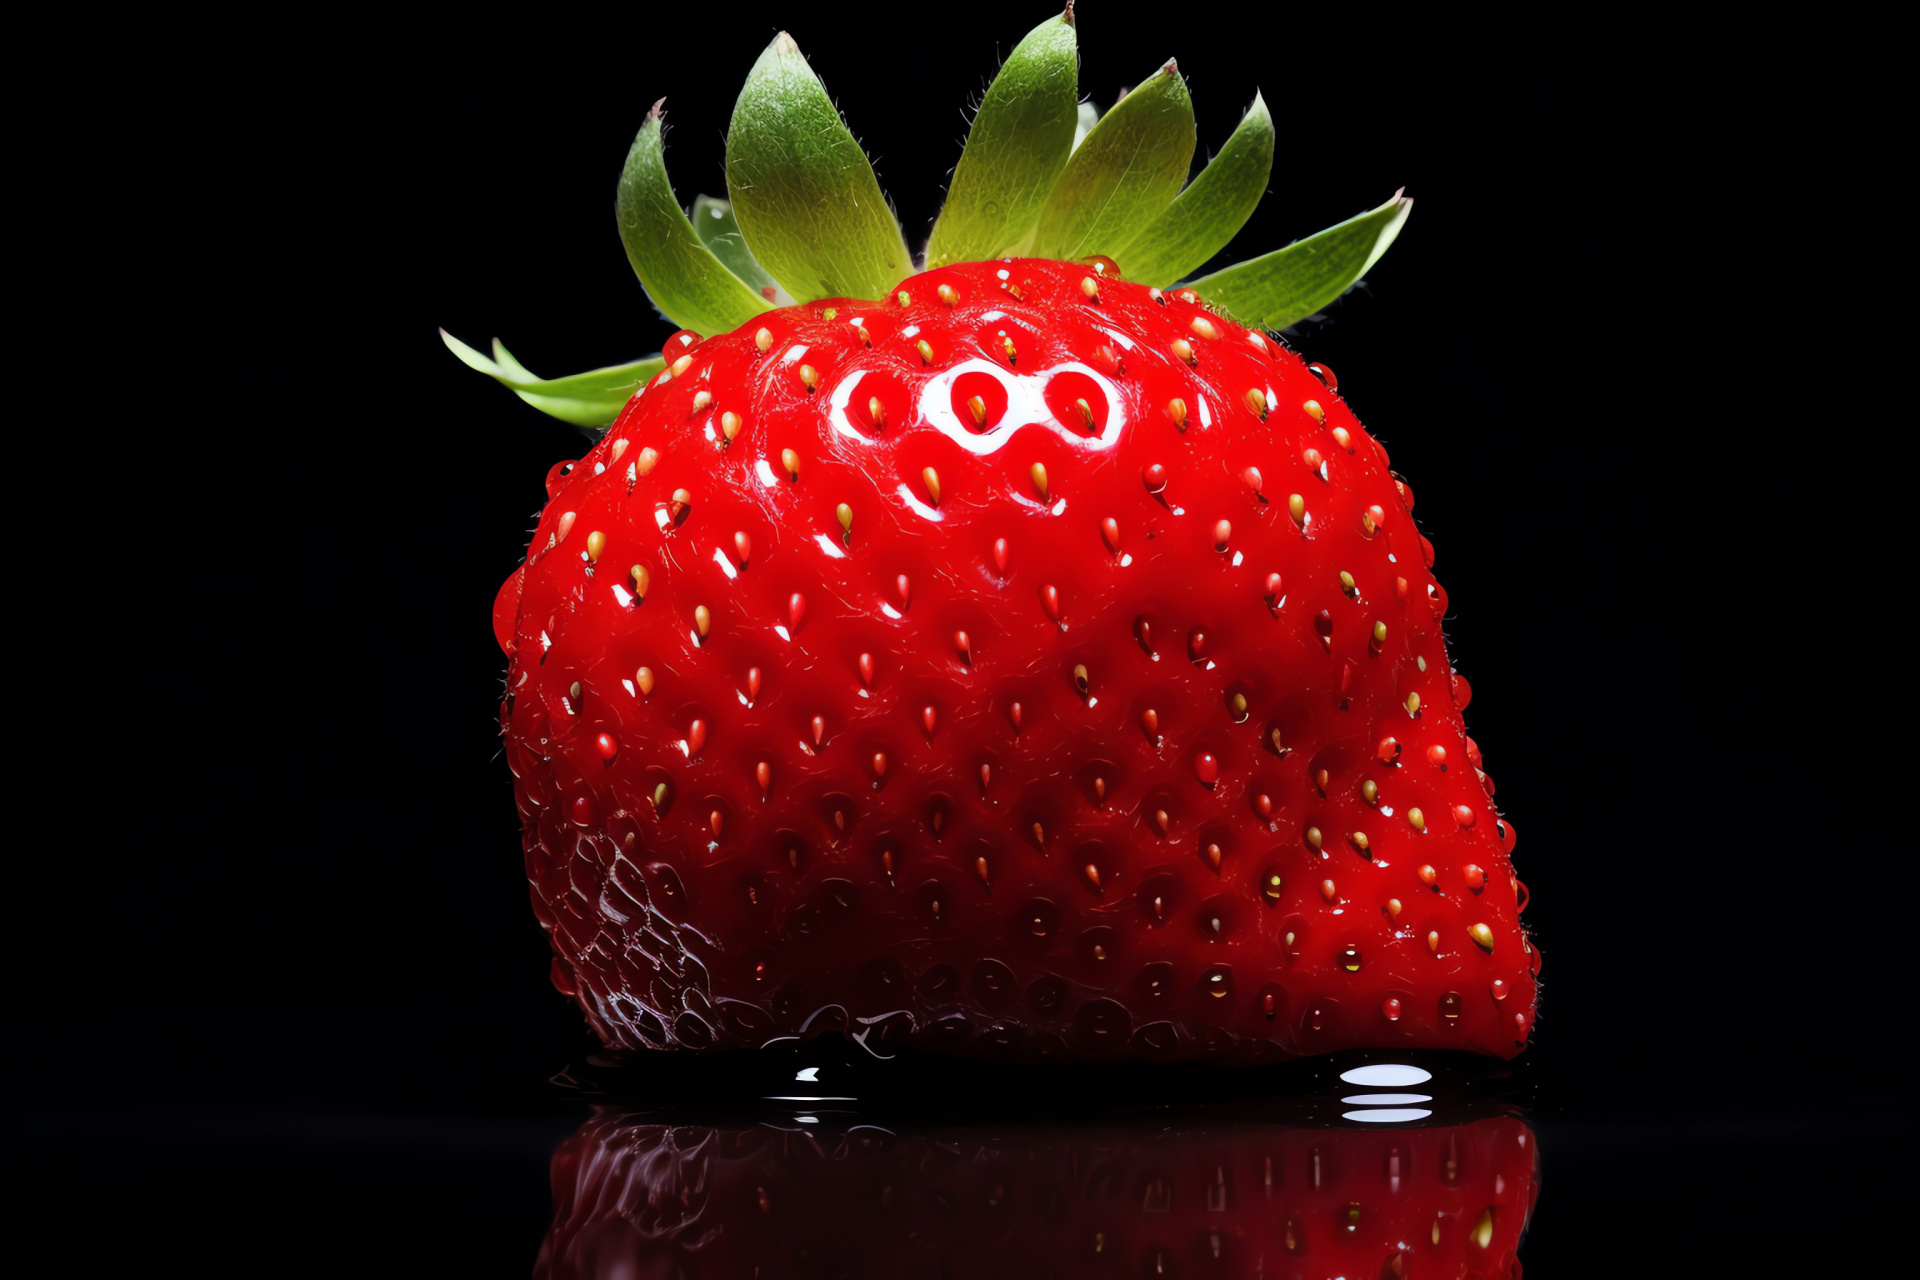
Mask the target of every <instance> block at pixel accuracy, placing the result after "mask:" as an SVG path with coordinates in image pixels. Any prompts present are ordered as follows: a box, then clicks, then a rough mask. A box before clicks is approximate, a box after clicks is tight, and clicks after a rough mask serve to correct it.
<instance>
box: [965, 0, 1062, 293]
mask: <svg viewBox="0 0 1920 1280" xmlns="http://www.w3.org/2000/svg"><path fill="white" fill-rule="evenodd" d="M1077 76H1078V59H1077V58H1076V57H1075V54H1074V32H1073V9H1072V7H1071V6H1069V7H1068V9H1067V11H1066V13H1064V14H1062V15H1061V16H1060V17H1057V18H1049V19H1048V20H1047V21H1045V22H1043V23H1041V24H1040V25H1039V26H1037V27H1035V28H1034V29H1033V30H1032V31H1031V32H1029V33H1028V34H1027V38H1026V39H1024V40H1022V41H1021V42H1020V43H1019V44H1018V45H1015V46H1014V50H1013V52H1012V53H1011V54H1009V55H1007V61H1006V65H1005V66H1003V67H1001V68H1000V74H999V75H997V76H995V77H994V78H993V83H992V84H991V85H989V86H988V88H987V96H986V97H985V98H984V99H983V100H982V101H981V103H980V111H979V113H978V114H977V115H975V116H974V118H973V128H972V129H971V130H969V131H968V133H967V145H966V149H965V150H963V151H962V152H961V153H960V164H959V166H958V167H956V168H955V169H954V171H953V183H952V185H951V186H949V187H948V189H947V200H946V204H945V205H943V206H942V207H941V210H940V217H939V219H938V221H936V222H935V223H934V224H933V237H932V238H931V239H930V240H929V241H928V242H927V266H929V267H938V266H944V265H945V264H947V263H949V262H978V261H981V260H983V259H986V258H996V257H1000V256H1002V255H1003V254H1007V253H1010V252H1013V251H1016V250H1018V249H1019V248H1020V247H1021V246H1022V245H1023V244H1024V243H1025V241H1026V239H1027V237H1028V235H1029V234H1030V233H1031V232H1032V231H1033V227H1034V223H1036V222H1037V221H1039V218H1040V207H1041V205H1042V204H1044V203H1045V202H1046V198H1047V195H1048V193H1049V192H1051V191H1052V190H1053V184H1054V181H1055V179H1057V178H1059V176H1060V170H1061V169H1062V168H1063V167H1065V165H1066V163H1067V156H1068V155H1069V154H1070V153H1071V152H1072V151H1073V141H1074V132H1075V128H1074V127H1075V124H1076V123H1077V122H1078V120H1079V118H1080V113H1079V108H1078V105H1077V103H1076V102H1075V98H1076V97H1077V89H1076V87H1075V86H1076V80H1077Z"/></svg>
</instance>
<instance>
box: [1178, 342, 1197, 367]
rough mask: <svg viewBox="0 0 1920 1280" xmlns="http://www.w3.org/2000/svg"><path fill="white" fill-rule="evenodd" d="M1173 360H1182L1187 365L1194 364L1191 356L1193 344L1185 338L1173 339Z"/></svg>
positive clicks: (1194, 361) (1192, 355)
mask: <svg viewBox="0 0 1920 1280" xmlns="http://www.w3.org/2000/svg"><path fill="white" fill-rule="evenodd" d="M1173 358H1174V359H1176V360H1184V361H1186V362H1187V363H1188V364H1194V363H1196V360H1195V358H1194V354H1193V344H1192V343H1191V342H1188V341H1187V340H1186V339H1185V338H1175V339H1174V340H1173Z"/></svg>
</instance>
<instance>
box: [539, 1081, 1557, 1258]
mask: <svg viewBox="0 0 1920 1280" xmlns="http://www.w3.org/2000/svg"><path fill="white" fill-rule="evenodd" d="M1536 1147H1537V1144H1536V1143H1535V1142H1534V1140H1533V1135H1532V1133H1531V1132H1530V1131H1529V1130H1528V1129H1527V1127H1526V1125H1525V1124H1524V1123H1522V1122H1521V1121H1520V1120H1519V1119H1518V1118H1515V1117H1511V1116H1502V1117H1496V1118H1491V1119H1485V1120H1479V1121H1475V1122H1474V1123H1471V1124H1462V1125H1450V1126H1441V1127H1435V1128H1429V1129H1411V1130H1406V1129H1399V1130H1394V1129H1386V1130H1382V1129H1364V1130H1362V1129H1347V1130H1341V1129H1288V1128H1282V1127H1280V1126H1277V1125H1256V1124H1247V1123H1233V1122H1216V1123H1213V1124H1209V1125H1206V1126H1184V1127H1181V1126H1174V1127H1161V1128H1159V1129H1156V1130H1144V1129H1139V1128H1122V1127H1114V1126H1107V1127H1092V1128H1084V1129H1067V1128H1061V1129H1034V1130H1024V1131H1022V1130H1016V1131H1014V1132H1011V1133H1005V1134H996V1135H995V1136H994V1137H993V1138H991V1139H985V1138H983V1137H982V1136H981V1134H980V1133H979V1131H977V1130H975V1131H970V1130H967V1129H964V1128H960V1129H951V1130H946V1131H941V1130H918V1131H911V1132H907V1133H904V1134H900V1135H897V1136H896V1135H895V1134H892V1133H890V1132H888V1131H887V1130H885V1129H880V1128H875V1127H873V1126H870V1125H869V1126H865V1127H862V1128H857V1129H851V1130H849V1131H847V1132H841V1133H835V1132H822V1133H815V1132H813V1131H810V1130H803V1129H801V1128H799V1127H797V1126H796V1127H795V1128H794V1129H792V1130H786V1131H783V1130H781V1129H779V1128H770V1127H766V1126H753V1127H713V1128H709V1127H705V1126H693V1125H684V1126H673V1125H663V1124H659V1123H657V1122H649V1121H648V1120H647V1119H645V1118H644V1117H628V1116H622V1115H619V1114H617V1113H612V1114H604V1115H601V1116H597V1117H596V1118H595V1119H593V1120H592V1121H589V1122H588V1124H587V1125H586V1126H585V1127H584V1128H582V1129H581V1130H580V1132H578V1133H576V1134H575V1135H574V1136H573V1137H571V1138H569V1139H568V1140H567V1141H566V1142H565V1143H563V1144H562V1145H561V1147H560V1149H559V1150H558V1151H556V1152H555V1153H554V1157H553V1163H552V1180H553V1197H554V1220H553V1225H552V1228H551V1229H550V1231H549V1232H548V1235H547V1239H546V1242H545V1243H544V1245H543V1246H542V1248H541V1251H540V1257H539V1260H538V1262H537V1263H536V1264H535V1268H534V1274H535V1275H536V1276H537V1277H541V1278H542V1280H572V1278H574V1277H586V1276H624V1275H647V1276H651V1275H675V1276H761V1277H768V1278H772V1277H781V1276H817V1275H833V1276H946V1275H951V1276H1036V1277H1039V1276H1045V1277H1070V1276H1184V1275H1202V1276H1218V1277H1231V1276H1246V1277H1268V1278H1269V1280H1272V1278H1293V1277H1301V1278H1305V1277H1331V1276H1347V1277H1355V1278H1365V1280H1372V1278H1373V1277H1376V1276H1378V1277H1382V1278H1383V1280H1407V1278H1409V1277H1421V1276H1448V1277H1461V1278H1467V1277H1475V1278H1478V1277H1485V1278H1487V1280H1492V1278H1493V1277H1499V1278H1501V1280H1508V1278H1509V1277H1515V1276H1518V1275H1519V1274H1520V1263H1519V1260H1518V1258H1517V1256H1516V1255H1517V1251H1518V1249H1519V1245H1520V1240H1521V1237H1522V1235H1523V1234H1524V1232H1525V1230H1526V1226H1527V1218H1528V1215H1529V1214H1530V1213H1531V1212H1532V1209H1533V1204H1534V1199H1535V1195H1536V1193H1537V1190H1538V1162H1537V1159H1536Z"/></svg>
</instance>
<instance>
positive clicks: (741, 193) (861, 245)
mask: <svg viewBox="0 0 1920 1280" xmlns="http://www.w3.org/2000/svg"><path fill="white" fill-rule="evenodd" d="M727 194H728V195H729V196H730V197H732V200H733V213H734V216H735V217H736V218H738V219H739V220H740V230H741V231H743V232H744V233H746V237H747V246H748V248H750V249H751V250H752V251H753V256H754V257H755V258H756V259H758V260H759V262H760V263H761V265H763V266H764V267H766V269H767V271H768V273H769V274H770V275H772V276H773V278H774V279H775V280H778V281H779V282H780V284H781V285H782V286H783V287H784V288H785V289H786V290H787V292H788V293H790V294H792V295H793V297H794V299H795V300H796V301H798V302H812V301H813V300H814V299H816V298H831V297H849V298H880V297H883V296H885V294H886V293H887V292H888V291H889V290H890V289H892V288H893V286H894V285H896V284H898V283H899V282H900V281H901V280H903V279H904V278H906V277H907V276H908V275H910V274H912V271H913V257H912V255H911V254H909V253H908V252H907V244H906V241H905V240H903V239H902V238H901V236H900V224H899V223H898V222H896V221H894V217H893V211H892V210H891V209H889V208H888V207H887V201H886V197H885V196H883V195H882V194H881V193H880V181H879V179H878V178H876V177H874V176H873V166H872V165H871V164H869V163H868V162H867V156H866V153H865V152H864V151H862V150H861V149H860V144H859V143H858V142H856V141H854V137H853V135H852V134H851V133H849V132H847V126H846V123H845V122H844V121H842V120H841V119H840V113H839V111H837V110H835V109H834V105H833V102H832V100H831V99H829V98H828V97H827V91H826V87H825V86H823V85H822V84H821V83H820V78H819V77H818V76H816V75H814V74H813V68H812V67H809V66H808V65H807V60H806V59H805V58H804V57H802V56H801V55H800V49H799V46H797V45H795V44H794V42H793V37H792V36H789V35H788V34H787V33H786V32H784V31H782V32H781V33H780V34H779V35H778V36H775V37H774V41H773V43H772V44H770V45H768V46H767V50H766V52H765V53H762V54H761V55H760V60H759V61H758V62H756V63H754V64H753V70H752V71H751V72H749V73H748V75H747V83H746V87H745V88H743V89H742V90H741V91H740V98H739V101H738V102H736V103H735V104H734V108H733V124H732V126H731V127H730V128H729V129H728V131H727Z"/></svg>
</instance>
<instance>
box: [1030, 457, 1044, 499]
mask: <svg viewBox="0 0 1920 1280" xmlns="http://www.w3.org/2000/svg"><path fill="white" fill-rule="evenodd" d="M1033 487H1034V488H1036V489H1038V490H1039V491H1040V496H1041V497H1043V498H1044V497H1046V496H1047V466H1046V464H1045V463H1044V462H1036V463H1034V464H1033Z"/></svg>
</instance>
